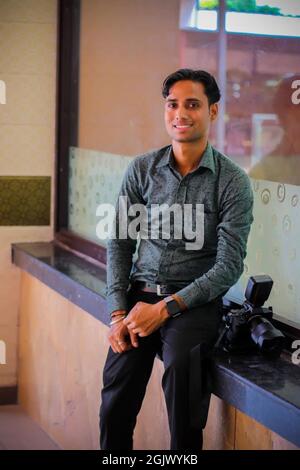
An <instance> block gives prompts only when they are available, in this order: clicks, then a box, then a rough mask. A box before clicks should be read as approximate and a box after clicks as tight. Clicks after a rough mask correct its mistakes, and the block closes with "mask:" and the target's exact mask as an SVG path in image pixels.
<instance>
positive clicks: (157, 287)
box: [156, 284, 164, 297]
mask: <svg viewBox="0 0 300 470" xmlns="http://www.w3.org/2000/svg"><path fill="white" fill-rule="evenodd" d="M156 295H158V296H159V297H162V296H163V295H164V294H162V292H161V287H160V284H156Z"/></svg>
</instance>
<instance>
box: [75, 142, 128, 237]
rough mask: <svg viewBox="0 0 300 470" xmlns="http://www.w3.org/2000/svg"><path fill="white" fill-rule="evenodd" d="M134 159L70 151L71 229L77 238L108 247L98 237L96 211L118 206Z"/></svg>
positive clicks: (81, 150)
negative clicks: (99, 208)
mask: <svg viewBox="0 0 300 470" xmlns="http://www.w3.org/2000/svg"><path fill="white" fill-rule="evenodd" d="M132 159H133V157H127V156H122V155H113V154H110V153H107V152H98V151H95V150H85V149H80V148H74V147H73V148H71V149H70V160H69V162H70V165H69V228H70V230H72V231H74V232H76V233H77V234H79V235H81V236H83V237H85V238H88V239H89V240H92V241H95V242H97V243H99V244H101V245H104V246H105V245H106V240H103V239H101V240H100V239H99V238H98V237H97V235H96V226H97V222H98V221H99V220H100V217H97V216H96V209H97V207H98V205H99V204H101V203H109V204H112V205H115V202H116V200H117V197H118V192H119V189H120V185H121V182H122V178H123V175H124V173H125V170H126V168H127V166H128V164H129V162H130V161H131V160H132Z"/></svg>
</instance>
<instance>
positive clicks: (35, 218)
mask: <svg viewBox="0 0 300 470" xmlns="http://www.w3.org/2000/svg"><path fill="white" fill-rule="evenodd" d="M50 184H51V178H50V177H48V176H28V177H27V176H0V225H49V224H50Z"/></svg>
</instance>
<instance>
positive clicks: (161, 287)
mask: <svg viewBox="0 0 300 470" xmlns="http://www.w3.org/2000/svg"><path fill="white" fill-rule="evenodd" d="M187 285H188V283H185V284H181V285H179V284H177V285H175V284H154V283H153V282H144V281H133V282H132V284H131V286H132V288H133V289H137V290H141V291H143V292H152V293H153V294H156V295H158V296H159V297H161V296H165V295H171V294H176V292H178V291H179V290H180V289H182V288H183V287H185V286H187Z"/></svg>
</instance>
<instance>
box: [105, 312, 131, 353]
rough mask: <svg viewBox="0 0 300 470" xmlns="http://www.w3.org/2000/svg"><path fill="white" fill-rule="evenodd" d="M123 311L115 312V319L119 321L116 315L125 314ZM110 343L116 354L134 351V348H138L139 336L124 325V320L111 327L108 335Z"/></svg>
mask: <svg viewBox="0 0 300 470" xmlns="http://www.w3.org/2000/svg"><path fill="white" fill-rule="evenodd" d="M124 313H125V312H124V311H123V310H120V311H118V312H117V311H116V312H114V317H113V319H115V320H116V319H117V318H118V317H117V316H116V314H120V315H121V314H124ZM108 341H109V343H110V345H111V348H112V350H113V352H114V353H122V352H125V351H128V350H129V349H132V347H134V348H137V347H138V336H137V334H135V333H132V332H131V331H130V330H129V329H128V328H127V326H126V325H124V323H123V320H121V321H118V322H117V323H115V324H114V325H111V327H110V329H109V333H108Z"/></svg>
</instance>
